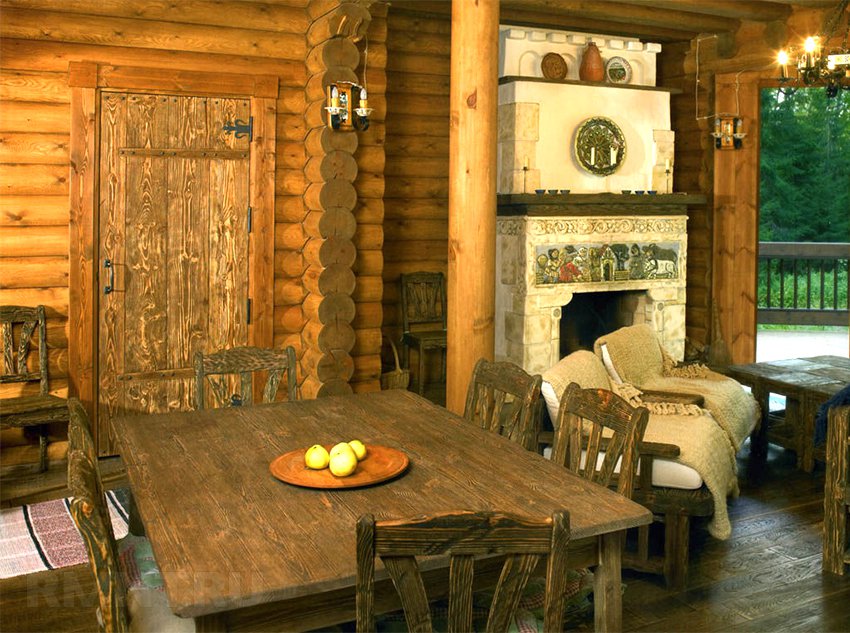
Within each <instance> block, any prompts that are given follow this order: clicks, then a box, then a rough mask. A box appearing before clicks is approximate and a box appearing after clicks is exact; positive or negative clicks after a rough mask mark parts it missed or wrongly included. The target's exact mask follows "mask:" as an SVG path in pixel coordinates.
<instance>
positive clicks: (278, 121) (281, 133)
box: [275, 114, 308, 141]
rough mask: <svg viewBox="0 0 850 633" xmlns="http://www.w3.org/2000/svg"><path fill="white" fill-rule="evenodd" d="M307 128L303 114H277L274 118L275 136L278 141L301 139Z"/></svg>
mask: <svg viewBox="0 0 850 633" xmlns="http://www.w3.org/2000/svg"><path fill="white" fill-rule="evenodd" d="M307 130H308V128H307V124H306V123H305V122H304V117H303V116H300V115H297V114H278V115H277V117H276V118H275V138H276V139H277V140H278V141H303V140H304V137H305V136H307Z"/></svg>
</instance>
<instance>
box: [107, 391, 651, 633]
mask: <svg viewBox="0 0 850 633" xmlns="http://www.w3.org/2000/svg"><path fill="white" fill-rule="evenodd" d="M113 425H114V430H115V435H116V437H117V438H118V441H119V443H120V448H121V454H122V457H123V460H124V463H125V465H126V468H127V475H128V477H129V481H130V485H131V488H132V492H133V497H134V499H135V503H136V504H137V507H138V511H139V513H140V516H141V519H142V522H143V524H144V527H145V531H146V535H147V537H148V538H149V539H150V541H151V545H152V547H153V552H154V555H155V557H156V560H157V563H158V565H159V567H160V570H161V571H162V575H163V579H164V583H165V592H166V595H167V597H168V602H169V604H170V606H171V608H172V610H173V611H174V613H176V614H177V615H179V616H182V617H193V618H195V619H196V624H197V626H198V630H272V629H277V630H305V629H312V628H318V627H322V626H327V625H330V624H333V623H338V622H344V621H348V620H353V619H354V613H355V612H354V605H355V591H354V584H355V575H356V559H355V523H356V521H357V518H358V517H359V516H361V515H363V514H366V513H371V514H374V515H375V517H376V518H378V519H381V518H389V517H410V516H417V515H421V514H430V513H436V512H444V511H449V510H498V511H502V512H510V513H516V514H520V515H525V516H531V517H548V516H551V515H552V512H553V511H554V510H558V509H566V510H568V511H569V513H570V526H571V544H570V561H571V563H573V562H574V563H575V567H576V568H581V567H592V568H593V569H594V572H595V573H594V599H593V604H594V611H595V615H594V617H595V626H596V630H599V631H617V630H620V628H621V619H622V605H621V585H620V578H621V576H620V560H621V543H622V531H623V530H625V529H627V528H631V527H636V526H639V525H644V524H648V523H650V522H651V520H652V515H651V514H650V512H649V511H648V510H647V509H646V508H644V507H643V506H640V505H638V504H637V503H634V502H632V501H630V500H628V499H626V498H625V497H622V496H621V495H618V494H617V493H615V492H612V491H610V490H608V489H606V488H603V487H601V486H598V485H597V484H594V483H591V482H588V481H586V480H585V479H582V478H581V477H579V476H577V475H575V474H573V473H571V472H569V471H567V470H566V469H565V468H563V467H561V466H558V465H557V464H554V463H552V462H551V461H549V460H547V459H545V458H543V457H542V456H540V455H538V454H536V453H533V452H531V451H528V450H525V449H523V448H522V447H521V446H519V445H517V444H515V443H513V442H511V441H509V440H507V439H506V438H503V437H501V436H498V435H496V434H493V433H489V432H486V431H484V430H481V429H479V428H477V427H475V426H474V425H472V424H470V423H468V422H466V421H465V420H464V419H463V418H461V417H459V416H457V415H454V414H453V413H450V412H449V411H447V410H446V409H444V408H442V407H439V406H437V405H434V404H432V403H430V402H429V401H427V400H425V399H423V398H422V397H420V396H418V395H416V394H413V393H411V392H408V391H402V390H390V391H381V392H374V393H364V394H356V395H347V396H333V397H327V398H320V399H317V400H305V401H296V402H286V403H279V404H269V405H260V406H254V407H233V408H227V409H217V410H202V411H192V412H175V413H164V414H157V415H138V416H125V417H120V418H116V419H115V420H114V421H113ZM355 438H356V439H359V440H361V441H363V442H364V443H365V444H366V445H367V447H368V446H370V445H372V446H374V445H378V446H387V447H390V448H395V449H399V450H401V451H403V452H404V454H406V455H407V457H408V459H409V466H408V467H407V469H406V470H405V471H404V472H402V473H401V474H399V475H398V476H397V477H395V478H394V479H391V480H389V481H385V482H383V483H378V484H374V485H370V486H365V487H359V488H351V489H315V488H307V487H300V486H295V485H291V484H288V483H284V482H283V481H280V480H278V479H276V478H275V477H274V476H273V475H272V474H271V472H270V468H269V465H270V463H271V462H272V461H273V460H275V458H277V457H278V456H280V455H281V454H283V453H286V452H288V451H292V450H294V449H298V448H304V447H307V446H310V445H312V444H335V443H337V442H340V441H347V440H352V439H355ZM367 459H368V457H367ZM446 563H447V561H446V560H443V559H439V558H437V559H433V560H431V559H429V560H427V561H425V562H424V563H423V567H422V568H423V572H424V575H425V576H426V583H427V585H428V588H429V590H434V591H439V590H440V589H441V588H442V589H443V590H445V589H446V588H447V576H448V573H447V570H446ZM497 573H498V568H497V567H496V561H495V560H494V559H487V558H485V559H483V560H481V561H479V563H478V566H477V568H476V578H477V579H478V580H479V582H480V583H486V582H488V581H495V579H496V577H497V576H494V574H497ZM375 581H376V594H377V595H376V611H377V612H380V611H388V610H391V609H394V608H398V602H397V596H396V595H395V591H394V589H393V588H392V585H391V581H390V580H389V578H388V576H387V575H386V573H384V570H383V567H381V566H380V565H378V566H377V568H376V575H375Z"/></svg>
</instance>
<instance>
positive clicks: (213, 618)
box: [195, 613, 227, 633]
mask: <svg viewBox="0 0 850 633" xmlns="http://www.w3.org/2000/svg"><path fill="white" fill-rule="evenodd" d="M195 631H196V632H197V633H222V632H223V631H227V617H226V615H225V614H224V613H210V614H208V615H200V616H198V617H197V618H195Z"/></svg>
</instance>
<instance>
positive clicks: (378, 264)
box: [351, 249, 384, 277]
mask: <svg viewBox="0 0 850 633" xmlns="http://www.w3.org/2000/svg"><path fill="white" fill-rule="evenodd" d="M351 270H353V271H354V274H355V275H356V276H358V277H360V276H363V275H366V276H369V275H373V276H380V275H381V274H382V273H383V271H384V254H383V253H382V252H381V251H379V250H365V249H358V250H357V261H355V262H354V265H353V266H352V267H351Z"/></svg>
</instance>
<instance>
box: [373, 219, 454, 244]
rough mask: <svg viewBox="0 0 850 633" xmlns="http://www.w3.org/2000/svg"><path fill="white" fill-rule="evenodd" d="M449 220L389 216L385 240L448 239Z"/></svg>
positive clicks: (385, 225) (385, 223) (385, 228)
mask: <svg viewBox="0 0 850 633" xmlns="http://www.w3.org/2000/svg"><path fill="white" fill-rule="evenodd" d="M448 235H449V224H448V221H447V220H401V219H395V218H387V219H386V220H385V221H384V241H386V242H397V241H406V240H441V239H448Z"/></svg>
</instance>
